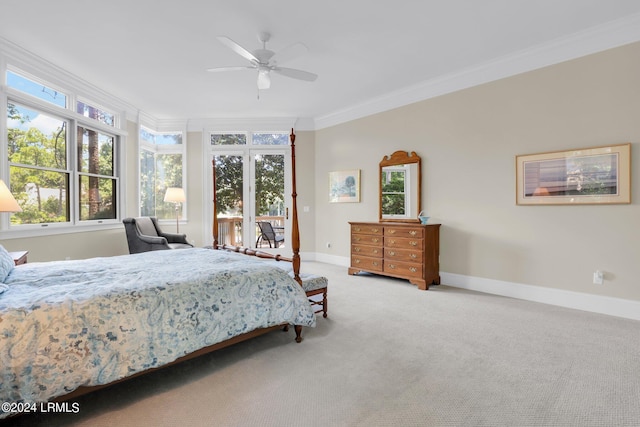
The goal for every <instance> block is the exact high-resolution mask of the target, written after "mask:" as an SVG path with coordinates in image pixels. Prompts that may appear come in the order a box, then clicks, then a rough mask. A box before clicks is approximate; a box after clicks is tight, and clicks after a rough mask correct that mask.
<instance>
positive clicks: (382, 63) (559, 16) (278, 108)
mask: <svg viewBox="0 0 640 427" xmlns="http://www.w3.org/2000/svg"><path fill="white" fill-rule="evenodd" d="M9 11H11V12H10V13H8V12H9ZM639 23H640V1H637V0H537V1H534V0H484V1H479V0H447V1H443V0H439V1H437V0H415V1H414V0H396V1H385V0H339V1H338V0H323V1H315V2H311V1H304V0H242V1H229V0H208V1H205V0H181V1H177V0H109V1H105V2H99V3H98V2H95V1H85V0H56V1H51V0H31V1H28V2H25V1H24V0H3V1H2V4H1V5H0V37H2V38H4V39H6V40H8V41H10V42H12V43H14V44H16V45H18V46H20V47H21V48H24V49H26V50H27V51H29V52H31V53H34V54H36V55H38V56H40V57H42V58H44V59H46V60H47V61H49V62H51V63H53V64H55V65H57V66H59V67H61V68H62V69H64V70H66V71H69V72H71V73H73V74H74V75H76V76H78V77H80V78H81V79H84V80H85V81H87V82H89V83H91V84H93V85H95V86H97V87H99V88H100V89H102V90H104V91H106V92H107V93H110V94H112V95H114V96H116V97H118V98H120V99H121V100H123V101H125V102H126V103H128V104H130V105H132V106H134V107H135V108H137V109H140V110H141V111H143V112H145V113H146V114H149V115H151V116H152V117H154V118H156V119H206V118H252V117H261V118H265V117H270V118H277V117H287V118H290V117H294V118H295V117H297V118H305V119H312V121H315V123H316V126H317V125H318V123H321V124H322V123H326V124H329V123H330V122H331V121H332V120H334V121H339V120H340V118H341V117H347V116H349V115H352V116H354V117H355V116H358V115H364V114H366V113H368V112H377V110H382V109H385V108H388V107H393V106H398V105H401V104H403V103H407V102H411V101H415V100H419V99H420V98H425V97H429V96H435V95H437V94H439V93H443V92H446V91H451V90H455V89H457V88H459V87H465V86H470V85H473V84H478V83H482V82H484V81H489V80H492V79H495V78H500V77H505V76H507V75H509V74H515V73H517V72H522V71H526V70H528V69H533V68H537V67H540V66H544V65H548V64H549V63H553V62H558V61H562V60H566V59H570V58H572V57H576V56H581V55H584V54H588V53H592V52H595V51H598V50H603V49H606V48H609V47H613V46H616V45H621V44H625V43H628V42H630V41H636V40H639V39H640V33H639V31H640V30H637V29H636V28H640V25H638V24H639ZM260 31H268V32H270V33H271V34H272V38H271V42H270V43H269V44H268V47H269V48H270V49H272V50H274V51H276V52H277V51H278V50H280V49H282V48H284V47H286V46H288V45H290V44H293V43H296V42H301V43H304V44H305V45H306V46H307V48H308V50H309V52H308V53H307V54H306V55H305V56H303V57H300V58H297V59H295V60H293V61H291V62H289V63H286V64H282V65H283V66H287V67H291V68H299V69H302V70H306V71H310V72H313V73H316V74H318V75H319V78H318V79H317V80H316V81H315V82H313V83H309V82H303V81H298V80H292V79H289V78H286V77H283V76H280V75H272V85H271V88H270V89H269V90H267V91H262V92H261V94H260V99H257V88H256V73H255V72H254V71H248V70H247V71H236V72H226V73H208V72H206V71H205V70H206V69H207V68H212V67H220V66H228V65H247V62H246V61H245V60H244V59H242V58H241V57H240V56H238V55H236V54H235V53H233V52H232V51H231V50H229V49H228V48H227V47H225V46H224V45H222V44H221V43H220V42H219V41H218V40H217V39H216V37H217V36H219V35H226V36H228V37H229V38H231V39H233V40H235V41H236V42H238V43H239V44H241V45H243V46H245V47H246V48H248V49H249V50H253V49H257V48H259V47H260V43H259V42H258V39H257V34H258V32H260Z"/></svg>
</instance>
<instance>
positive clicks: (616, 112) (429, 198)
mask: <svg viewBox="0 0 640 427" xmlns="http://www.w3.org/2000/svg"><path fill="white" fill-rule="evenodd" d="M315 138H316V141H315V143H316V151H315V153H316V164H315V166H316V170H315V172H316V205H317V218H318V221H317V223H316V229H315V231H316V236H317V242H316V251H317V252H318V253H319V254H320V257H321V256H322V255H326V256H327V257H329V258H330V257H331V256H336V257H345V259H346V257H348V256H349V226H348V221H363V220H372V221H375V220H377V217H378V196H377V188H378V176H377V173H378V163H379V162H380V160H381V159H382V157H383V156H384V155H386V154H391V153H392V152H393V151H396V150H407V151H416V152H417V153H418V154H419V155H420V156H422V158H423V194H422V200H423V209H426V210H427V211H428V213H429V215H431V217H432V220H431V221H432V222H439V223H441V224H442V228H441V248H440V254H441V257H440V262H441V264H440V265H441V271H443V272H448V273H456V274H461V275H466V276H472V277H480V278H487V279H496V280H501V281H507V282H513V283H520V284H529V285H536V286H543V287H552V288H558V289H564V290H572V291H578V292H586V293H591V294H600V295H608V296H613V297H621V298H627V299H633V300H640V282H639V280H638V278H639V277H640V263H639V262H638V255H639V254H640V227H639V226H638V222H639V218H640V208H639V207H638V204H637V203H638V201H639V200H640V192H639V190H638V188H639V186H638V185H637V184H635V183H636V182H637V178H636V177H637V175H638V165H640V158H639V155H640V153H639V150H640V147H638V144H637V142H638V141H640V43H635V44H633V45H629V46H626V47H621V48H617V49H613V50H610V51H606V52H602V53H599V54H596V55H591V56H588V57H584V58H581V59H577V60H573V61H570V62H566V63H562V64H558V65H554V66H551V67H547V68H544V69H541V70H537V71H533V72H529V73H526V74H522V75H519V76H515V77H511V78H508V79H504V80H500V81H497V82H493V83H490V84H485V85H482V86H478V87H475V88H471V89H467V90H463V91H459V92H456V93H453V94H449V95H445V96H441V97H438V98H434V99H431V100H427V101H423V102H420V103H416V104H413V105H409V106H406V107H403V108H399V109H396V110H393V111H388V112H385V113H381V114H377V115H374V116H370V117H366V118H363V119H360V120H355V121H352V122H349V123H345V124H341V125H338V126H334V127H331V128H327V129H322V130H319V131H317V132H316V135H315ZM624 142H632V143H633V145H632V165H633V166H632V181H634V185H632V191H633V193H632V200H633V201H634V203H633V204H631V205H597V206H584V205H583V206H516V205H515V156H516V155H517V154H528V153H537V152H544V151H555V150H563V149H572V148H584V147H590V146H599V145H607V144H618V143H624ZM356 168H357V169H361V170H362V172H361V173H362V188H361V191H362V202H361V203H355V204H348V203H343V204H329V203H328V201H327V194H326V193H327V175H328V172H329V171H332V170H342V169H356ZM320 236H321V237H320ZM326 242H331V244H332V247H331V248H330V249H327V248H326ZM597 269H600V270H604V271H605V284H604V285H594V284H593V283H592V274H593V272H594V271H595V270H597Z"/></svg>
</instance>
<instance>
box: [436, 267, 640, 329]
mask: <svg viewBox="0 0 640 427" xmlns="http://www.w3.org/2000/svg"><path fill="white" fill-rule="evenodd" d="M440 278H441V281H442V283H443V284H446V285H447V286H453V287H456V288H463V289H469V290H471V291H478V292H484V293H488V294H494V295H501V296H505V297H510V298H518V299H523V300H527V301H535V302H541V303H544V304H551V305H557V306H560V307H567V308H573V309H576V310H583V311H590V312H593V313H600V314H607V315H609V316H616V317H623V318H626V319H633V320H640V301H634V300H627V299H622V298H613V297H607V296H602V295H593V294H586V293H582V292H574V291H565V290H562V289H555V288H545V287H541V286H533V285H523V284H521V283H513V282H505V281H501V280H494V279H485V278H482V277H472V276H463V275H461V274H455V273H440Z"/></svg>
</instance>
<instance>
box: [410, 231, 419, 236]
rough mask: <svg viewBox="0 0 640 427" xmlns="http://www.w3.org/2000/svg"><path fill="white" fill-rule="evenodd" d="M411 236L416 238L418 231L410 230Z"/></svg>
mask: <svg viewBox="0 0 640 427" xmlns="http://www.w3.org/2000/svg"><path fill="white" fill-rule="evenodd" d="M409 234H411V235H412V236H415V235H416V234H418V231H417V230H409Z"/></svg>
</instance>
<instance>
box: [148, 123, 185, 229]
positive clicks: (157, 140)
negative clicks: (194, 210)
mask: <svg viewBox="0 0 640 427" xmlns="http://www.w3.org/2000/svg"><path fill="white" fill-rule="evenodd" d="M184 149H185V148H184V144H183V143H182V132H163V133H159V132H153V131H151V130H149V129H146V128H144V127H141V128H140V215H142V216H155V217H158V218H159V219H173V218H175V216H176V211H175V205H174V204H173V203H169V202H165V201H164V194H165V193H166V191H167V188H169V187H180V188H184V182H183V174H182V170H183V161H184ZM182 209H183V212H182V215H181V216H182V217H184V213H185V212H184V210H185V206H184V204H183V206H182Z"/></svg>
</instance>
